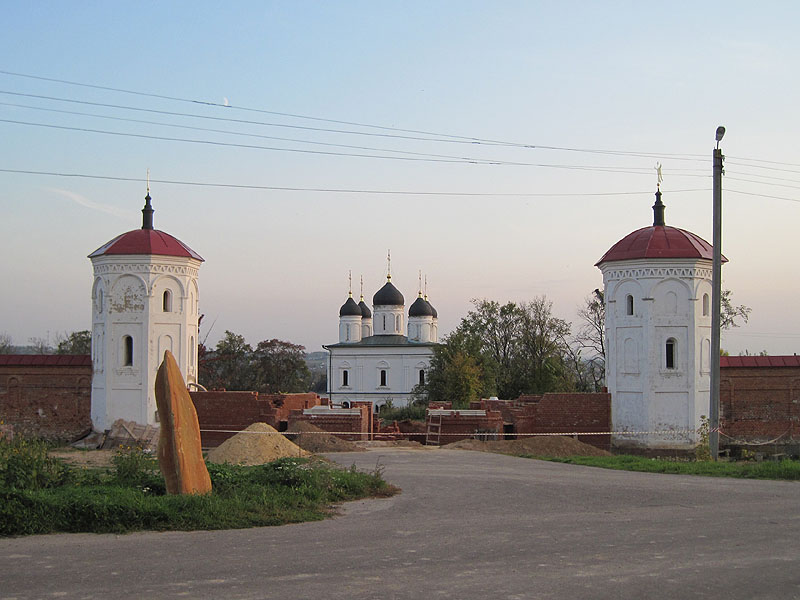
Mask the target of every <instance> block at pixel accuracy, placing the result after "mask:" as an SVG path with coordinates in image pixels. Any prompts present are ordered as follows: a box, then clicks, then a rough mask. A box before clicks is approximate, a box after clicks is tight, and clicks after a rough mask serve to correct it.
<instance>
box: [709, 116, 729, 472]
mask: <svg viewBox="0 0 800 600" xmlns="http://www.w3.org/2000/svg"><path fill="white" fill-rule="evenodd" d="M724 135H725V128H724V127H722V126H719V127H717V135H716V140H717V147H716V148H714V179H713V196H714V198H713V204H714V206H713V211H712V212H713V219H714V237H713V244H714V260H713V262H712V271H711V287H712V291H711V294H712V295H711V357H710V358H711V393H710V402H709V423H708V425H709V428H710V430H711V431H710V432H709V435H708V446H709V450H710V451H711V460H714V461H716V460H717V459H718V458H719V346H720V343H719V342H720V341H719V338H720V333H721V331H720V309H721V299H722V173H723V169H722V164H723V160H724V159H725V157H724V156H723V155H722V150H720V148H719V142H720V140H722V137H723V136H724Z"/></svg>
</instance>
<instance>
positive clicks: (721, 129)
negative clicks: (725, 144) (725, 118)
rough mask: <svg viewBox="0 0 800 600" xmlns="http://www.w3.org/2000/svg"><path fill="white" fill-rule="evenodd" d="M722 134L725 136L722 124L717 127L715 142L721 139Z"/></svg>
mask: <svg viewBox="0 0 800 600" xmlns="http://www.w3.org/2000/svg"><path fill="white" fill-rule="evenodd" d="M724 136H725V128H724V127H723V126H722V125H720V126H719V127H717V136H716V140H717V142H720V141H722V138H723V137H724Z"/></svg>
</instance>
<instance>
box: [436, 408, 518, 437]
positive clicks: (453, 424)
mask: <svg viewBox="0 0 800 600" xmlns="http://www.w3.org/2000/svg"><path fill="white" fill-rule="evenodd" d="M427 421H428V423H438V422H439V415H431V414H430V413H428V418H427ZM439 431H440V434H439V443H440V444H441V445H445V444H452V443H453V442H457V441H458V440H463V439H468V438H471V437H475V435H476V434H477V433H486V432H497V433H498V434H500V435H502V433H503V416H502V415H501V414H500V413H499V412H496V411H486V414H485V415H462V414H460V413H459V412H458V411H453V413H451V414H447V415H441V427H440V429H439ZM498 439H499V438H498Z"/></svg>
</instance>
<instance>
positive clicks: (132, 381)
mask: <svg viewBox="0 0 800 600" xmlns="http://www.w3.org/2000/svg"><path fill="white" fill-rule="evenodd" d="M150 200H151V199H150V192H149V189H148V193H147V196H146V197H145V206H144V208H143V209H142V215H143V217H142V228H141V229H135V230H133V231H129V232H127V233H123V234H122V235H119V236H117V237H115V238H114V239H113V240H111V241H110V242H108V243H107V244H105V245H103V246H101V247H100V248H98V249H97V250H95V251H94V252H92V253H91V254H90V255H89V259H90V260H91V261H92V267H93V270H94V285H93V286H92V364H93V366H94V375H93V377H92V409H91V416H92V424H93V426H94V428H95V429H96V430H98V431H103V430H106V429H109V428H110V427H111V425H112V424H113V423H114V421H116V420H117V419H125V420H126V421H135V422H137V423H141V424H154V423H157V422H158V415H157V413H156V400H155V393H154V386H155V378H156V371H157V370H158V367H159V365H160V364H161V361H162V360H163V358H164V351H165V350H169V351H170V352H172V354H173V355H174V356H175V359H176V360H177V362H178V365H179V366H180V369H181V372H182V373H183V376H184V379H185V380H186V382H187V384H188V383H196V382H197V334H198V319H199V313H198V298H199V293H198V286H197V274H198V271H199V269H200V264H201V263H202V262H203V258H202V257H201V256H200V255H199V254H197V253H196V252H195V251H194V250H192V249H191V248H189V247H188V246H187V245H186V244H184V243H183V242H181V241H180V240H178V239H176V238H174V237H172V236H171V235H169V234H168V233H164V232H163V231H158V230H156V229H153V212H154V211H153V207H152V206H151V204H150Z"/></svg>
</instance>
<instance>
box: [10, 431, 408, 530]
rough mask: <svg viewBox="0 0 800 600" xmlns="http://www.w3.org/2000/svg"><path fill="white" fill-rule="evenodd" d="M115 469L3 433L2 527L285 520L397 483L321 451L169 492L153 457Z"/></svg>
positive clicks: (119, 458) (305, 517)
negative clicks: (71, 460)
mask: <svg viewBox="0 0 800 600" xmlns="http://www.w3.org/2000/svg"><path fill="white" fill-rule="evenodd" d="M113 463H114V464H113V467H112V468H111V469H86V468H79V467H71V466H68V465H65V464H63V463H61V462H60V461H57V460H54V459H52V458H49V457H47V446H46V444H44V443H42V442H37V441H32V440H21V439H15V440H13V441H12V442H9V441H6V440H0V535H4V536H11V535H28V534H41V533H56V532H72V533H78V532H90V533H125V532H130V531H141V530H156V531H168V530H197V529H203V530H210V529H237V528H245V527H258V526H265V525H282V524H285V523H297V522H302V521H314V520H320V519H323V518H325V517H326V516H327V515H330V514H331V512H332V508H331V505H332V504H333V503H337V502H342V501H345V500H354V499H358V498H365V497H374V496H391V495H393V494H395V493H396V492H397V491H398V490H397V488H395V487H394V486H391V485H389V484H388V483H386V481H385V480H384V479H383V477H382V473H381V471H380V469H379V468H376V469H375V472H373V473H363V472H359V471H357V470H356V469H355V468H354V467H353V468H350V469H341V468H339V467H336V466H334V465H331V464H330V463H327V462H325V461H322V460H319V459H307V458H284V459H279V460H276V461H273V462H271V463H268V464H266V465H259V466H255V467H240V466H231V465H214V464H209V465H208V469H209V474H210V475H211V482H212V487H213V491H212V493H210V494H207V495H204V496H193V495H167V494H166V492H165V486H164V480H163V478H162V477H161V474H160V473H159V471H158V465H157V463H156V461H155V460H154V459H152V458H150V457H149V456H148V455H146V454H144V453H142V452H141V451H139V450H138V449H125V450H123V451H121V452H119V453H118V454H117V455H116V456H115V458H114V460H113Z"/></svg>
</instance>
